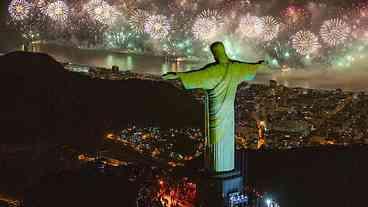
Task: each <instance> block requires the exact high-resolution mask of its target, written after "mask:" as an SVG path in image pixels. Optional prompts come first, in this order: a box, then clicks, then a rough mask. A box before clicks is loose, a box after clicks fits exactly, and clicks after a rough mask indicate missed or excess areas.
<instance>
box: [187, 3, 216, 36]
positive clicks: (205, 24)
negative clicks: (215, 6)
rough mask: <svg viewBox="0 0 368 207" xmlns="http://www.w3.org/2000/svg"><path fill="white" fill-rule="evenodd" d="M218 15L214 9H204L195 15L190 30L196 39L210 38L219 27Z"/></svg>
mask: <svg viewBox="0 0 368 207" xmlns="http://www.w3.org/2000/svg"><path fill="white" fill-rule="evenodd" d="M220 19H221V18H220V15H219V13H218V12H217V11H215V10H204V11H202V12H201V14H199V15H198V16H197V18H196V19H195V21H194V24H193V26H192V32H193V35H194V37H195V38H196V39H199V40H211V39H213V38H214V37H215V36H216V35H217V34H218V32H219V30H220V28H221V26H222V25H221V21H220Z"/></svg>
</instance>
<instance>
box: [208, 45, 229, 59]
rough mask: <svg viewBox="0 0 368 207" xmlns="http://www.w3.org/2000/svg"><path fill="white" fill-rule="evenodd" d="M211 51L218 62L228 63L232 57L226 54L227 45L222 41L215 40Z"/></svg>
mask: <svg viewBox="0 0 368 207" xmlns="http://www.w3.org/2000/svg"><path fill="white" fill-rule="evenodd" d="M211 51H212V54H213V56H214V57H215V60H216V62H218V63H228V62H229V61H230V59H229V58H228V56H227V55H226V52H225V46H224V44H222V42H215V43H213V44H212V45H211Z"/></svg>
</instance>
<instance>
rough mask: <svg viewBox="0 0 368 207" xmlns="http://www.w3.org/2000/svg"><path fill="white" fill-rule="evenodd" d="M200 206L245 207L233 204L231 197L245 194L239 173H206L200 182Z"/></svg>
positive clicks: (198, 190)
mask: <svg viewBox="0 0 368 207" xmlns="http://www.w3.org/2000/svg"><path fill="white" fill-rule="evenodd" d="M198 184H199V186H198V189H197V192H198V195H197V197H198V206H201V207H231V206H243V205H234V204H232V203H231V201H230V199H231V197H232V196H231V195H234V193H235V194H236V193H240V194H241V193H242V192H243V189H244V188H243V177H242V176H241V174H240V172H239V171H230V172H226V173H220V174H208V173H205V174H203V175H202V176H201V179H200V181H199V183H198Z"/></svg>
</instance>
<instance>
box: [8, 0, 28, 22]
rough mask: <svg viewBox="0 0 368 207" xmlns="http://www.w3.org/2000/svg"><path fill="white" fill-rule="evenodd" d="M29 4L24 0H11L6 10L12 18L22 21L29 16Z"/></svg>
mask: <svg viewBox="0 0 368 207" xmlns="http://www.w3.org/2000/svg"><path fill="white" fill-rule="evenodd" d="M31 6H32V5H31V4H30V3H28V2H27V1H25V0H13V1H11V3H10V5H9V8H8V11H9V14H10V16H11V17H12V19H14V20H16V21H22V20H24V19H26V18H28V17H29V14H30V9H31Z"/></svg>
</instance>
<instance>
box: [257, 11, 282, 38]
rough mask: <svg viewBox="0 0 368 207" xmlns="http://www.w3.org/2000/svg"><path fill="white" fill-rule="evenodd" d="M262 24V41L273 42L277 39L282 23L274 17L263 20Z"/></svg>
mask: <svg viewBox="0 0 368 207" xmlns="http://www.w3.org/2000/svg"><path fill="white" fill-rule="evenodd" d="M261 23H262V28H263V32H262V39H263V40H264V41H271V40H273V39H275V38H276V37H277V35H278V34H279V31H280V23H279V22H278V21H277V20H276V18H274V17H272V16H265V17H262V18H261Z"/></svg>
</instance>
